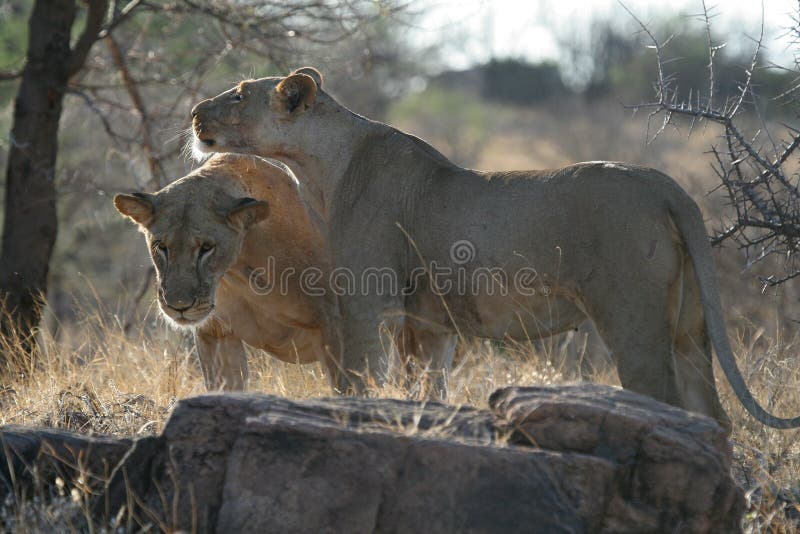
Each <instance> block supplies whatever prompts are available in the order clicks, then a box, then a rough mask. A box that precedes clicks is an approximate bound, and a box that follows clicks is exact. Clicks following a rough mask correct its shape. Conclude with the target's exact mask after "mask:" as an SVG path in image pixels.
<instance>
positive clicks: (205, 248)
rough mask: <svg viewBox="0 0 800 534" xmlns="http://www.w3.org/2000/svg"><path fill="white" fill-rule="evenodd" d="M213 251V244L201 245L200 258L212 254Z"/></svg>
mask: <svg viewBox="0 0 800 534" xmlns="http://www.w3.org/2000/svg"><path fill="white" fill-rule="evenodd" d="M212 250H214V244H213V243H203V244H202V245H200V256H205V255H206V254H209V253H211V251H212Z"/></svg>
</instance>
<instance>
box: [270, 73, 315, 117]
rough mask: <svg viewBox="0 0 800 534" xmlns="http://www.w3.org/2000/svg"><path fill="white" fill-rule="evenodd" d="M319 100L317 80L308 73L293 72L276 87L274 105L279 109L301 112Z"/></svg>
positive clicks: (292, 112)
mask: <svg viewBox="0 0 800 534" xmlns="http://www.w3.org/2000/svg"><path fill="white" fill-rule="evenodd" d="M316 100H317V82H316V81H314V78H312V77H311V76H309V75H308V74H291V75H289V76H287V77H286V78H284V79H283V80H281V82H280V83H279V84H278V85H277V87H275V96H274V97H273V98H272V107H273V109H277V111H283V112H288V113H291V114H300V113H302V112H304V111H305V110H307V109H308V108H310V107H311V106H312V104H314V102H315V101H316Z"/></svg>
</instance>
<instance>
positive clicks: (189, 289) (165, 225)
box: [114, 154, 269, 327]
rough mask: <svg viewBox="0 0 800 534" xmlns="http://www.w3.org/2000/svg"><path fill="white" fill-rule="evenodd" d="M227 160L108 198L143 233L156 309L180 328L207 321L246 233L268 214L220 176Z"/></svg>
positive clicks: (225, 156) (225, 170) (261, 203)
mask: <svg viewBox="0 0 800 534" xmlns="http://www.w3.org/2000/svg"><path fill="white" fill-rule="evenodd" d="M230 157H232V156H231V155H228V154H223V155H220V156H218V157H215V158H213V159H212V160H211V161H209V162H208V163H207V164H206V165H204V166H203V167H202V168H200V169H198V170H197V171H195V172H194V173H192V174H190V175H188V176H186V177H184V178H181V179H180V180H178V181H176V182H174V183H173V184H171V185H169V186H167V187H165V188H164V189H162V190H160V191H158V192H157V193H154V194H148V193H134V194H130V195H116V196H115V197H114V206H115V207H116V208H117V210H118V211H119V212H120V213H121V214H123V215H125V216H126V217H129V218H130V219H131V220H133V221H134V222H135V223H136V224H138V225H139V228H140V230H141V231H142V232H143V233H144V235H145V237H146V239H147V244H148V248H149V250H150V256H151V258H152V260H153V265H155V268H156V273H157V282H158V291H157V293H158V303H159V306H160V308H161V311H162V312H163V313H164V315H166V317H167V318H168V319H170V320H171V321H172V322H173V323H174V324H175V325H177V326H180V327H194V326H199V325H200V324H202V323H203V322H204V321H205V320H206V319H208V318H209V317H210V314H211V312H212V311H213V309H214V295H215V292H216V288H217V284H218V283H219V280H220V279H221V278H222V276H223V275H224V274H225V272H226V271H227V270H228V269H229V268H230V267H231V266H232V265H233V264H234V262H235V261H236V258H237V257H238V256H239V253H240V251H241V247H242V241H243V239H244V236H245V234H246V233H247V231H248V230H249V229H250V228H251V227H252V226H253V225H255V224H257V223H259V222H261V221H262V220H264V219H265V218H266V217H267V214H268V211H269V209H268V206H267V203H266V202H264V201H261V200H255V199H253V198H250V197H248V196H247V192H246V191H245V190H244V188H243V187H242V186H241V185H240V184H239V183H238V182H236V181H235V180H233V179H231V178H229V177H228V176H226V173H228V168H227V165H226V160H227V159H229V158H230ZM228 175H229V174H228Z"/></svg>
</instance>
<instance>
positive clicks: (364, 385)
mask: <svg viewBox="0 0 800 534" xmlns="http://www.w3.org/2000/svg"><path fill="white" fill-rule="evenodd" d="M352 300H355V301H356V302H351V303H347V304H345V306H343V310H342V314H341V323H340V325H341V328H340V331H341V357H340V358H339V365H338V369H337V371H338V372H337V378H338V380H337V382H338V383H337V384H336V387H337V389H338V391H339V392H340V393H344V394H355V395H365V394H367V393H368V392H369V390H371V389H375V388H380V387H381V386H383V385H384V384H385V383H386V382H387V381H390V379H391V374H392V371H393V370H396V369H395V368H396V367H397V362H396V361H395V359H396V351H395V350H393V344H394V339H395V333H396V332H397V330H398V328H399V327H398V326H397V325H396V324H394V323H395V321H394V320H391V319H387V318H386V315H387V314H386V311H385V310H386V308H385V307H384V306H383V305H382V304H383V303H381V302H375V299H369V298H365V297H363V296H362V297H358V298H356V299H352ZM353 308H355V309H353Z"/></svg>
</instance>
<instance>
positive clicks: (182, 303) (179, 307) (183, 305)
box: [166, 299, 194, 312]
mask: <svg viewBox="0 0 800 534" xmlns="http://www.w3.org/2000/svg"><path fill="white" fill-rule="evenodd" d="M187 302H189V301H188V300H183V299H177V300H176V301H174V302H167V303H166V305H167V306H169V307H170V308H172V309H173V310H175V311H176V312H185V311H186V310H188V309H189V308H191V307H192V306H194V301H191V302H189V303H188V304H187Z"/></svg>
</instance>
